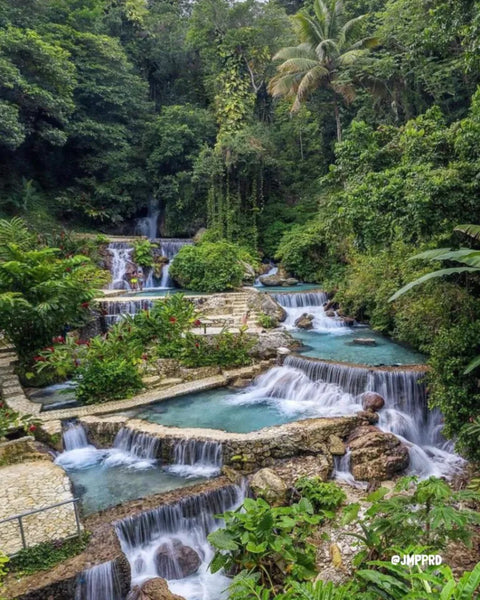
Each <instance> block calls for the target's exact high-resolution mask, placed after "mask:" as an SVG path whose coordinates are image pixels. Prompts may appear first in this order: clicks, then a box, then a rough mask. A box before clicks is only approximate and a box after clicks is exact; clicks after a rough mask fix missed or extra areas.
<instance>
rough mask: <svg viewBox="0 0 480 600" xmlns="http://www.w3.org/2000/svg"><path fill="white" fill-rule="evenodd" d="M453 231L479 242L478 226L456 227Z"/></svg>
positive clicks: (479, 226)
mask: <svg viewBox="0 0 480 600" xmlns="http://www.w3.org/2000/svg"><path fill="white" fill-rule="evenodd" d="M453 231H458V232H460V233H464V234H465V235H468V237H471V238H472V239H474V240H476V241H479V240H480V225H457V226H456V227H455V229H454V230H453Z"/></svg>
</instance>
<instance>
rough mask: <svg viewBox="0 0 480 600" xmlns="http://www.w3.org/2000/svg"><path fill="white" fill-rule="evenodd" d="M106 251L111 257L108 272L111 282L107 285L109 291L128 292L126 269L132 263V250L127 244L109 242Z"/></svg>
mask: <svg viewBox="0 0 480 600" xmlns="http://www.w3.org/2000/svg"><path fill="white" fill-rule="evenodd" d="M107 249H108V251H109V253H110V254H111V255H112V264H111V268H110V271H111V273H112V281H111V283H110V285H109V289H111V290H125V289H127V290H129V289H130V285H129V282H128V280H127V268H128V265H129V264H131V263H132V253H133V248H132V246H131V244H128V243H127V242H110V244H108V248H107Z"/></svg>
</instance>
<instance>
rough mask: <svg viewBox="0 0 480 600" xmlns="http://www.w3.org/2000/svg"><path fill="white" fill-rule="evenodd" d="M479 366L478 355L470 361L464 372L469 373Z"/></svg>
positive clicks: (479, 357) (479, 358)
mask: <svg viewBox="0 0 480 600" xmlns="http://www.w3.org/2000/svg"><path fill="white" fill-rule="evenodd" d="M477 367H480V356H476V357H475V358H474V359H473V360H472V361H470V362H469V363H468V365H467V368H466V369H465V371H464V372H463V374H464V375H468V374H469V373H471V372H472V371H473V370H475V369H476V368H477Z"/></svg>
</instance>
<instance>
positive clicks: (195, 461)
mask: <svg viewBox="0 0 480 600" xmlns="http://www.w3.org/2000/svg"><path fill="white" fill-rule="evenodd" d="M222 462H223V446H222V444H221V443H220V442H213V441H201V440H179V441H178V442H175V445H174V447H173V464H172V465H170V466H169V467H167V470H168V471H169V472H170V473H175V474H176V475H180V476H181V477H214V476H215V475H218V474H219V473H220V470H221V468H222Z"/></svg>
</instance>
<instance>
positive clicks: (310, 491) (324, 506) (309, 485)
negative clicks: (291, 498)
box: [295, 477, 347, 512]
mask: <svg viewBox="0 0 480 600" xmlns="http://www.w3.org/2000/svg"><path fill="white" fill-rule="evenodd" d="M295 489H296V491H298V492H299V493H300V495H301V496H302V498H307V500H309V501H310V502H311V503H312V506H313V508H314V509H315V511H316V512H320V511H322V510H330V511H331V510H333V511H335V510H337V508H338V507H339V506H340V505H341V504H343V502H345V500H346V498H347V496H346V495H345V492H344V491H343V490H342V489H341V488H340V487H339V486H338V485H336V484H335V483H330V482H329V483H326V482H323V481H322V480H321V478H320V477H301V478H300V479H298V480H297V481H296V482H295Z"/></svg>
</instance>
